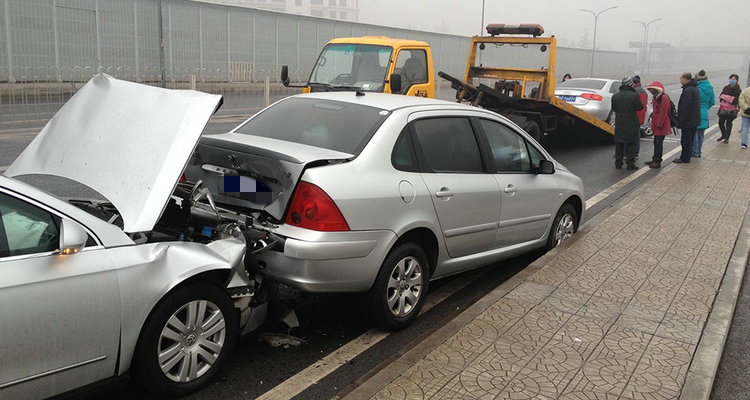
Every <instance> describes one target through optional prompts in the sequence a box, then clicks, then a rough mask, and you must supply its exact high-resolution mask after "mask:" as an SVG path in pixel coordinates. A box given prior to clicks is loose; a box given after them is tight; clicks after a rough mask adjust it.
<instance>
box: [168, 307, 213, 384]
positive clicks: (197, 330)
mask: <svg viewBox="0 0 750 400" xmlns="http://www.w3.org/2000/svg"><path fill="white" fill-rule="evenodd" d="M226 334H227V327H226V321H225V320H224V315H223V314H222V312H221V309H219V307H218V306H216V305H215V304H214V303H212V302H210V301H207V300H195V301H191V302H189V303H187V304H185V305H183V306H182V307H180V308H179V309H177V311H175V312H174V314H172V316H171V317H170V318H169V319H168V320H167V323H166V325H165V326H164V328H163V329H162V331H161V335H160V336H159V344H158V349H157V351H158V354H157V356H158V360H159V367H160V368H161V370H162V372H164V374H165V375H166V376H167V377H168V378H169V379H170V380H172V381H174V382H179V383H183V382H190V381H194V380H196V379H198V378H200V377H201V376H202V375H203V374H205V373H206V372H207V371H208V370H209V369H211V367H212V366H213V364H214V362H215V361H216V359H217V358H218V357H219V354H220V353H221V349H222V348H223V347H224V344H225V340H226Z"/></svg>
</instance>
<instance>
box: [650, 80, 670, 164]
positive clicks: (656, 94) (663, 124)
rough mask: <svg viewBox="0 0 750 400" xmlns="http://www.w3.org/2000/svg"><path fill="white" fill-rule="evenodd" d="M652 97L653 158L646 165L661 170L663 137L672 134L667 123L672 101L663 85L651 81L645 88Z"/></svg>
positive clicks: (668, 122)
mask: <svg viewBox="0 0 750 400" xmlns="http://www.w3.org/2000/svg"><path fill="white" fill-rule="evenodd" d="M647 89H648V91H649V92H651V94H652V95H653V98H654V100H653V112H652V114H651V118H652V119H651V129H652V130H653V132H654V157H653V158H652V159H651V161H647V162H646V165H648V166H649V167H651V168H661V157H662V154H663V153H664V137H666V136H667V135H669V134H670V133H672V124H671V123H670V121H669V110H670V109H671V106H672V100H671V99H670V98H669V96H667V94H666V93H664V85H662V83H661V82H659V81H653V82H651V84H650V85H648V87H647Z"/></svg>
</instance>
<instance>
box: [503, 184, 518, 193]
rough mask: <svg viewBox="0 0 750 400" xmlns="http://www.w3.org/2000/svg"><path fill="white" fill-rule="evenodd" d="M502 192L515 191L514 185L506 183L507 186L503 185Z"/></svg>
mask: <svg viewBox="0 0 750 400" xmlns="http://www.w3.org/2000/svg"><path fill="white" fill-rule="evenodd" d="M503 192H505V193H515V192H516V187H515V186H513V185H508V186H506V187H505V189H503Z"/></svg>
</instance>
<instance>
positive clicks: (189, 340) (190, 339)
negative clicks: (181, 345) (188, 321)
mask: <svg viewBox="0 0 750 400" xmlns="http://www.w3.org/2000/svg"><path fill="white" fill-rule="evenodd" d="M196 341H198V336H196V335H195V333H191V334H189V335H188V336H187V338H185V345H186V346H188V347H191V346H193V345H194V344H195V342H196Z"/></svg>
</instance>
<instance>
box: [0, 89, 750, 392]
mask: <svg viewBox="0 0 750 400" xmlns="http://www.w3.org/2000/svg"><path fill="white" fill-rule="evenodd" d="M669 89H674V88H669ZM672 91H673V90H670V94H672V93H671V92H672ZM672 97H673V98H674V99H675V101H676V99H677V97H678V93H677V94H673V96H672ZM712 114H713V113H712ZM713 119H715V116H714V117H713ZM713 123H714V122H712V124H713ZM236 124H237V122H236V121H231V122H219V123H216V122H214V123H212V124H211V125H210V126H209V127H208V129H207V131H209V132H221V131H226V130H227V128H231V127H233V126H235V125H236ZM32 138H33V134H17V133H16V134H13V133H11V134H8V133H3V132H2V131H0V167H2V166H7V165H9V164H10V163H11V162H12V160H13V159H15V157H16V156H17V155H18V154H19V153H20V152H21V151H22V150H23V148H24V147H25V146H26V144H28V142H30V141H31V139H32ZM678 141H679V138H668V139H667V141H666V142H665V153H666V152H668V151H670V150H671V149H673V148H675V147H678V146H679V143H678ZM641 144H642V147H641V157H640V161H639V163H640V164H641V165H642V162H643V161H645V160H646V159H648V158H650V155H651V152H652V149H653V146H652V144H651V140H650V139H643V140H642V142H641ZM546 147H547V148H548V149H549V151H550V153H551V154H552V155H553V157H555V159H557V160H558V161H560V162H562V163H563V164H565V165H566V166H567V167H568V168H569V169H570V170H571V171H573V172H574V173H576V174H578V175H579V176H580V177H581V178H582V179H583V180H584V185H585V190H586V197H587V198H590V197H592V196H593V195H595V194H597V193H599V192H600V191H602V190H604V189H606V188H608V187H609V186H611V185H612V184H614V183H616V182H618V181H619V180H621V179H623V178H624V177H626V176H627V175H628V174H629V173H630V171H626V170H615V169H614V166H613V164H614V160H613V152H614V151H613V146H612V145H611V144H606V143H601V141H588V140H586V139H576V140H569V139H566V138H562V137H554V136H553V137H550V138H548V141H547V143H546ZM652 172H653V173H656V171H652ZM647 175H649V174H647ZM644 178H645V177H644ZM634 184H635V185H637V184H638V182H635V183H634ZM55 191H56V192H58V193H60V194H63V195H68V196H69V195H81V193H80V192H71V191H70V190H69V189H68V188H67V187H65V186H64V185H61V186H57V187H56V190H55ZM613 200H614V198H613V199H608V200H607V201H608V202H611V201H613ZM589 217H590V215H589ZM538 255H539V254H530V255H526V256H523V257H518V258H515V259H512V260H509V261H506V262H503V263H499V264H496V265H492V266H488V267H485V268H482V269H480V270H477V271H473V272H470V273H469V274H472V275H471V283H469V284H468V285H467V286H466V287H464V288H462V289H460V290H458V291H457V292H456V293H454V294H453V295H452V296H450V297H449V298H448V299H447V300H445V301H443V302H442V303H440V304H439V305H437V306H436V307H434V308H433V309H431V310H430V311H428V312H426V313H425V314H424V315H422V316H421V317H420V318H419V320H418V321H417V322H416V323H415V324H414V325H413V326H411V327H409V328H407V329H405V330H402V331H399V332H396V333H393V334H391V335H390V336H389V337H387V338H386V339H384V340H383V341H381V342H380V343H378V344H377V345H375V346H373V347H372V348H370V349H369V350H367V351H365V352H364V353H362V354H361V355H360V356H358V357H356V358H354V359H352V360H351V361H350V363H349V364H348V365H346V366H344V367H342V368H339V370H337V371H336V372H334V373H333V374H331V375H329V376H328V377H327V378H325V379H324V380H323V381H321V382H318V384H316V385H313V386H312V387H311V388H309V389H308V390H306V391H304V392H302V393H301V394H300V395H298V396H297V398H300V399H301V398H304V399H318V398H320V399H323V398H331V397H332V396H335V395H336V394H337V393H339V392H340V391H341V390H342V389H343V388H345V387H346V386H347V385H349V384H351V382H352V381H353V380H355V379H357V378H359V377H361V376H362V375H363V374H365V373H367V372H368V371H369V370H371V369H372V368H374V367H376V366H377V365H378V364H380V363H381V362H383V361H385V360H387V359H388V357H389V356H391V355H394V354H395V353H397V352H399V351H403V350H405V349H408V348H409V346H410V343H412V342H414V341H415V340H418V339H419V338H420V337H422V336H425V335H428V334H429V333H430V332H432V331H434V330H435V329H437V328H438V327H439V326H441V325H442V324H443V323H444V322H445V321H446V320H448V319H450V318H452V317H454V316H455V315H456V314H457V313H459V312H461V311H462V310H464V309H466V308H467V307H468V306H469V305H471V304H472V303H473V302H474V301H476V300H477V299H478V298H480V297H481V296H482V295H483V294H485V293H487V292H489V291H490V290H492V289H493V288H495V287H496V286H497V285H499V284H500V283H502V282H504V281H505V280H506V279H508V278H509V277H510V276H512V275H513V274H514V273H516V272H518V271H520V270H522V269H523V268H524V267H525V266H527V265H528V264H529V263H531V262H532V261H533V260H534V259H535V258H536V257H537V256H538ZM464 276H465V275H464ZM454 279H460V278H456V277H452V278H447V279H443V280H441V281H438V282H435V283H434V284H433V285H432V288H431V292H432V291H435V290H440V288H441V287H443V286H445V285H448V284H450V283H451V282H452V280H454ZM746 297H747V295H746ZM361 300H362V298H361V296H358V295H307V296H304V297H302V298H297V299H295V301H296V309H297V311H298V316H299V319H300V325H301V326H300V327H299V328H296V329H294V330H292V331H291V333H292V334H294V335H296V336H298V337H301V338H304V339H305V344H303V345H302V346H300V347H290V348H281V347H280V348H273V347H270V346H269V345H268V344H266V343H264V342H261V341H259V340H258V337H257V336H256V335H252V336H249V337H246V338H243V339H242V340H241V341H240V342H239V343H238V345H237V346H236V348H235V350H234V352H233V354H232V357H231V358H230V360H229V363H228V365H227V367H226V368H225V369H224V370H223V371H222V373H221V378H220V379H219V380H217V382H216V383H214V384H212V385H210V386H209V387H207V388H205V389H204V390H202V391H200V392H198V393H195V394H193V395H191V396H188V397H186V398H188V399H240V398H241V399H248V398H255V397H257V396H259V395H261V394H263V393H265V392H266V391H268V390H270V389H271V388H273V387H275V386H276V385H278V384H279V383H281V382H283V381H284V380H286V379H288V378H289V377H291V376H293V375H294V374H296V373H297V372H299V371H301V370H303V369H304V368H306V367H307V366H309V365H311V364H313V363H314V362H316V361H318V360H319V359H321V358H322V357H324V356H325V355H327V354H329V353H330V352H332V351H334V350H336V349H338V348H339V347H341V346H342V345H344V344H345V343H347V342H348V341H350V340H352V339H354V338H356V337H358V336H359V335H361V334H362V333H364V332H366V331H367V330H369V329H371V328H372V324H371V322H370V320H369V318H368V316H367V315H366V314H364V313H363V312H362V311H361V310H362V308H363V307H362V304H361V303H362V302H361ZM745 307H750V305H746V306H745ZM739 309H740V308H739V306H738V310H739ZM277 311H280V310H277ZM745 324H746V325H747V324H748V322H745ZM262 331H276V332H279V331H283V332H286V330H283V328H282V326H280V325H279V324H277V323H274V322H273V321H271V322H269V323H268V324H266V326H265V327H264V328H263V329H262ZM745 337H746V336H745ZM745 370H747V368H746V369H745ZM91 398H115V399H135V398H148V396H147V395H146V394H145V393H144V392H143V391H141V390H140V389H139V388H136V387H133V386H131V385H127V386H125V387H124V388H123V387H116V388H110V389H108V390H107V391H105V392H102V393H98V394H96V395H94V396H91Z"/></svg>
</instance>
